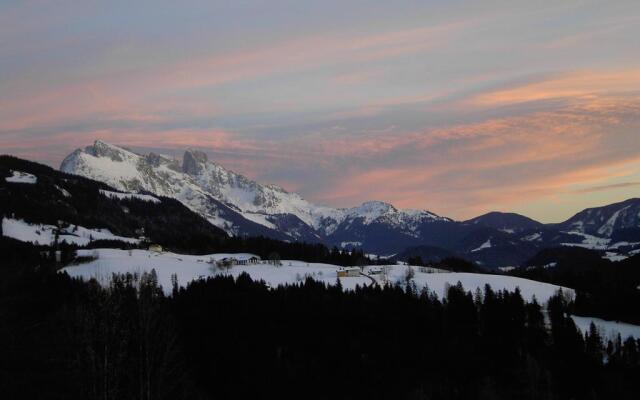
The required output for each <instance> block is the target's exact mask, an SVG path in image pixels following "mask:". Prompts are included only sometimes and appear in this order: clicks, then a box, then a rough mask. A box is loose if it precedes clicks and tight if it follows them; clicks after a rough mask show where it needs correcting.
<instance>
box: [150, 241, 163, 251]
mask: <svg viewBox="0 0 640 400" xmlns="http://www.w3.org/2000/svg"><path fill="white" fill-rule="evenodd" d="M149 251H153V252H156V253H162V246H160V245H159V244H155V243H154V244H150V245H149Z"/></svg>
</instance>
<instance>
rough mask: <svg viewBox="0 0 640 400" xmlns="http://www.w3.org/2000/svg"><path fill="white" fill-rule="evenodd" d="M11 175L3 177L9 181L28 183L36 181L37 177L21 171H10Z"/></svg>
mask: <svg viewBox="0 0 640 400" xmlns="http://www.w3.org/2000/svg"><path fill="white" fill-rule="evenodd" d="M11 173H12V175H11V176H8V177H6V178H5V180H6V181H7V182H9V183H29V184H34V183H36V182H38V178H37V177H36V176H35V175H32V174H29V173H27V172H22V171H11Z"/></svg>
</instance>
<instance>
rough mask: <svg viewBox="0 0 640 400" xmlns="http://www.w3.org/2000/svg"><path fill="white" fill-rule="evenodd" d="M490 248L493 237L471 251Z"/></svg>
mask: <svg viewBox="0 0 640 400" xmlns="http://www.w3.org/2000/svg"><path fill="white" fill-rule="evenodd" d="M490 248H491V239H489V240H487V241H486V242H484V243H482V244H481V245H480V247H478V248H475V249H473V250H471V252H472V253H475V252H476V251H480V250H484V249H490Z"/></svg>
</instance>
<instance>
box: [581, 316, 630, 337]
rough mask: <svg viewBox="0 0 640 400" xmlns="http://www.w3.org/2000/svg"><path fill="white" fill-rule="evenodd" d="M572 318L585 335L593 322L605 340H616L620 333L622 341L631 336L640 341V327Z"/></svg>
mask: <svg viewBox="0 0 640 400" xmlns="http://www.w3.org/2000/svg"><path fill="white" fill-rule="evenodd" d="M571 318H572V319H573V322H575V324H576V326H577V327H578V328H579V329H580V330H581V331H582V332H585V333H586V332H588V331H589V326H590V325H591V322H593V323H594V324H595V325H596V327H597V328H598V332H599V333H600V336H602V337H603V338H606V339H615V337H616V336H617V335H618V333H620V336H621V337H622V340H625V339H626V338H628V337H629V336H632V337H634V338H636V339H640V326H638V325H632V324H627V323H624V322H617V321H606V320H604V319H600V318H592V317H578V316H577V315H572V316H571Z"/></svg>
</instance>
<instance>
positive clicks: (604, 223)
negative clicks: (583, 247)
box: [558, 198, 640, 238]
mask: <svg viewBox="0 0 640 400" xmlns="http://www.w3.org/2000/svg"><path fill="white" fill-rule="evenodd" d="M558 227H559V228H560V229H562V230H564V231H572V232H580V233H583V234H588V235H593V236H598V237H605V238H610V237H611V236H612V235H613V234H614V232H616V231H620V230H624V229H634V228H639V227H640V199H638V198H635V199H629V200H625V201H623V202H620V203H613V204H609V205H607V206H604V207H595V208H587V209H586V210H583V211H581V212H579V213H577V214H576V215H574V216H573V217H571V218H569V219H568V220H566V221H565V222H563V223H561V224H559V226H558Z"/></svg>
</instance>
